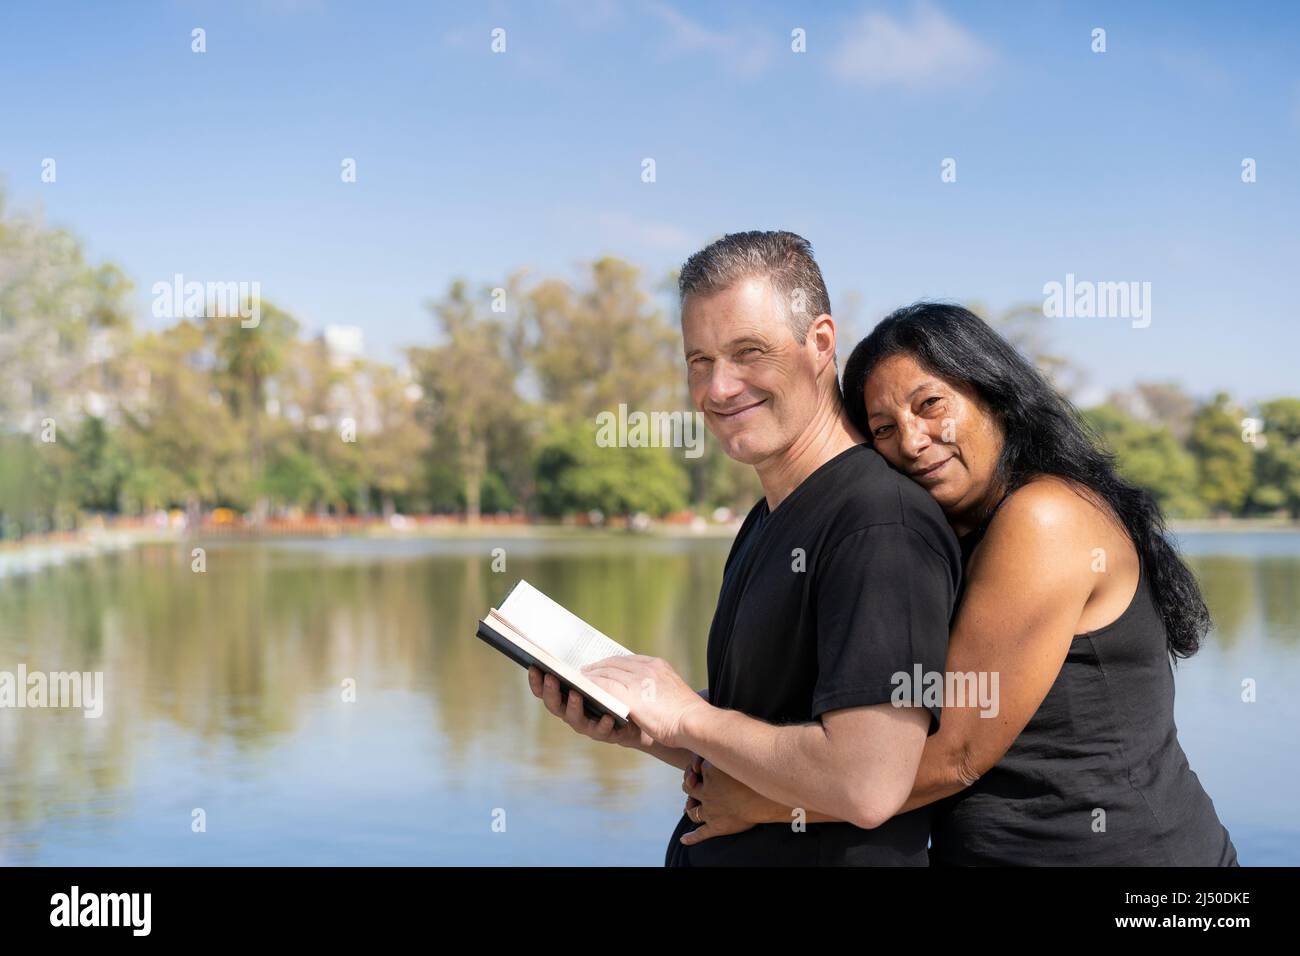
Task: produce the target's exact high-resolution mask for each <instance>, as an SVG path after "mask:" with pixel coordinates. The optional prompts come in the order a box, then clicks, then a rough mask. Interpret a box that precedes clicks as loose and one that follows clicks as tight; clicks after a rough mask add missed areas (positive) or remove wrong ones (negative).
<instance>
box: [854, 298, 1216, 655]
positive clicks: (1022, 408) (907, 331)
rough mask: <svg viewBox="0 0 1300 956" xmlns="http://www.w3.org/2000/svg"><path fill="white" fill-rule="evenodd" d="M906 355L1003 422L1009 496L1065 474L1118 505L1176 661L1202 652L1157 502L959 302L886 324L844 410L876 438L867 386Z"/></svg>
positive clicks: (1196, 612)
mask: <svg viewBox="0 0 1300 956" xmlns="http://www.w3.org/2000/svg"><path fill="white" fill-rule="evenodd" d="M899 354H903V355H909V356H911V357H912V358H913V359H915V360H916V362H917V363H919V364H920V365H921V366H922V367H923V368H925V369H926V370H927V371H929V372H931V373H932V374H934V375H938V376H940V377H942V378H944V379H946V380H947V381H948V382H950V383H953V384H957V385H964V386H966V387H969V388H970V389H972V390H973V391H974V392H975V393H976V394H977V395H978V396H979V398H980V399H981V400H982V401H983V402H984V404H985V405H986V407H987V408H988V409H989V410H990V411H992V413H993V414H994V415H995V416H996V417H997V419H998V421H999V422H1000V423H1001V425H1002V432H1003V435H1004V445H1003V449H1002V457H1001V458H1000V460H999V461H998V465H997V470H996V473H995V476H994V479H995V481H997V482H998V483H999V484H1001V485H1002V487H1003V488H1005V490H1006V491H1007V492H1008V493H1010V492H1013V491H1015V490H1016V489H1017V488H1020V487H1021V486H1023V485H1024V484H1025V483H1026V482H1027V481H1029V480H1030V479H1031V478H1033V477H1035V476H1037V475H1059V476H1060V477H1061V478H1065V479H1068V480H1071V481H1073V482H1077V483H1078V484H1079V485H1082V486H1085V487H1086V488H1088V489H1089V490H1090V491H1091V492H1092V493H1093V495H1094V496H1095V497H1096V498H1098V499H1100V500H1101V501H1104V502H1105V503H1106V504H1107V505H1108V506H1109V507H1110V509H1111V510H1112V511H1113V512H1114V514H1115V516H1116V517H1118V518H1119V520H1120V521H1121V522H1123V524H1124V527H1125V528H1126V529H1127V530H1128V535H1129V537H1130V538H1131V539H1132V540H1133V544H1134V546H1135V547H1136V548H1137V550H1138V553H1139V554H1140V555H1141V558H1142V564H1143V566H1144V568H1145V569H1146V573H1147V578H1148V581H1149V582H1150V586H1151V595H1152V597H1153V598H1154V600H1155V604H1156V608H1157V609H1158V610H1159V612H1160V616H1161V618H1163V619H1164V624H1165V632H1166V636H1167V640H1168V648H1169V653H1170V655H1171V656H1172V657H1173V658H1175V659H1177V658H1180V657H1191V656H1192V655H1193V654H1195V653H1196V652H1197V650H1198V649H1199V648H1200V645H1201V640H1202V638H1203V637H1204V636H1205V633H1206V631H1208V630H1209V628H1210V612H1209V611H1208V610H1207V609H1206V607H1205V599H1204V598H1203V597H1202V596H1201V589H1200V587H1199V585H1198V584H1197V583H1196V578H1195V577H1194V576H1193V575H1192V572H1191V571H1190V570H1189V569H1188V567H1187V565H1185V564H1184V563H1183V562H1182V559H1181V558H1179V556H1178V553H1177V551H1175V550H1174V548H1173V546H1172V545H1171V544H1170V542H1169V540H1168V538H1167V537H1166V535H1165V523H1164V517H1163V515H1162V514H1161V513H1160V507H1159V505H1157V504H1156V502H1155V499H1154V498H1152V497H1151V495H1150V494H1149V493H1147V492H1146V491H1143V490H1142V489H1141V488H1138V487H1136V486H1135V485H1133V484H1131V483H1130V482H1128V481H1126V480H1124V479H1123V478H1121V477H1120V476H1119V473H1118V472H1117V471H1116V470H1115V459H1114V456H1113V455H1111V454H1110V453H1108V452H1107V451H1105V450H1104V448H1103V446H1102V444H1101V442H1100V441H1099V439H1098V437H1097V436H1096V434H1095V432H1094V431H1093V429H1092V428H1090V427H1089V426H1088V424H1087V423H1086V422H1085V421H1084V420H1083V419H1082V418H1081V417H1080V415H1079V413H1078V411H1077V410H1076V409H1075V407H1074V406H1073V405H1072V404H1071V403H1070V402H1069V401H1067V400H1066V399H1065V398H1064V397H1063V396H1061V395H1060V393H1058V392H1057V391H1056V390H1055V389H1054V388H1052V386H1051V385H1050V384H1049V383H1048V382H1047V380H1046V379H1045V378H1044V377H1043V376H1042V375H1041V374H1039V372H1038V370H1037V369H1035V368H1034V367H1033V365H1031V364H1030V363H1029V362H1028V361H1026V360H1025V359H1024V358H1023V357H1022V356H1021V355H1020V353H1019V352H1017V351H1016V350H1015V349H1014V348H1013V347H1012V346H1011V345H1010V344H1009V343H1008V342H1007V341H1006V340H1005V339H1003V338H1002V336H1000V335H998V334H997V333H996V332H995V331H993V329H991V328H990V327H989V326H988V325H987V324H985V323H984V321H983V320H982V319H980V318H979V317H978V316H977V315H975V314H974V313H972V312H970V311H968V310H967V309H963V308H962V307H961V306H959V305H949V304H946V303H940V302H918V303H915V304H913V305H909V306H905V307H904V308H901V309H899V310H897V311H896V312H894V313H892V314H891V315H889V316H888V317H887V318H885V319H884V320H883V321H882V322H881V323H880V324H879V325H877V326H876V327H875V329H874V330H872V332H871V334H870V335H868V336H867V337H866V338H865V339H863V340H862V341H861V342H859V343H858V345H857V348H855V349H854V350H853V354H852V355H851V356H850V357H849V361H848V364H847V365H845V367H844V403H845V407H846V409H847V411H848V416H849V419H850V420H851V421H852V422H853V424H854V425H855V426H856V427H857V429H858V430H859V431H860V432H862V434H863V435H864V436H866V438H867V440H868V441H871V428H870V426H868V424H867V408H866V400H865V398H864V396H863V386H864V385H865V384H866V380H867V376H868V375H870V374H871V370H872V369H873V368H875V367H876V365H877V364H878V363H880V362H881V361H882V360H883V359H886V358H888V357H889V356H891V355H899Z"/></svg>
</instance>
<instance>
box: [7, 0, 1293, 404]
mask: <svg viewBox="0 0 1300 956" xmlns="http://www.w3.org/2000/svg"><path fill="white" fill-rule="evenodd" d="M195 27H202V28H203V29H204V30H206V40H207V52H206V53H203V54H196V53H193V52H191V49H190V45H191V30H192V29H193V28H195ZM496 27H500V28H503V29H505V31H506V52H505V53H502V54H493V53H492V52H491V50H490V42H491V31H492V30H493V28H496ZM1096 27H1101V28H1104V29H1105V30H1106V46H1107V49H1106V52H1105V53H1094V52H1092V50H1091V43H1092V39H1091V33H1092V30H1093V29H1094V28H1096ZM795 28H802V29H803V30H805V31H806V36H807V52H806V53H802V54H797V53H794V52H792V51H791V48H790V46H791V30H793V29H795ZM1298 54H1300V7H1298V5H1294V4H1287V3H1276V4H1269V3H1257V4H1251V5H1249V6H1240V5H1236V4H1230V3H1223V4H1191V3H1179V4H1170V5H1168V6H1167V7H1160V6H1157V5H1154V4H1152V5H1142V6H1141V7H1138V8H1134V6H1133V5H1130V4H1124V3H1116V4H1087V5H1083V4H1066V3H1051V2H1044V3H1005V4H1003V3H998V4H980V5H975V4H970V5H968V4H960V3H954V2H943V3H937V2H936V3H915V2H911V0H907V2H886V3H843V4H831V3H826V4H816V5H805V4H796V3H774V2H769V3H756V4H743V5H742V4H725V5H723V4H717V5H713V4H704V3H694V2H692V3H689V4H688V3H685V2H682V0H675V2H669V0H662V2H660V0H653V2H637V3H631V2H630V3H613V2H603V0H580V2H571V3H570V2H554V3H541V2H535V3H534V2H529V3H524V2H519V3H495V4H493V3H488V4H437V3H433V4H431V3H421V4H375V3H367V4H362V3H355V4H345V3H340V2H333V0H319V2H312V0H301V2H291V0H280V2H265V3H254V2H241V0H224V2H220V3H158V4H145V3H140V4H101V3H85V4H36V3H31V4H28V3H6V4H5V6H4V7H3V12H0V88H3V90H4V91H5V95H4V96H3V97H0V177H2V178H3V181H4V183H5V186H6V189H7V193H8V196H9V204H10V206H11V207H17V208H19V209H25V210H32V209H36V208H42V209H43V210H44V215H45V217H46V219H47V220H48V221H49V222H50V223H52V224H56V225H62V226H67V227H69V228H70V229H72V230H73V231H75V232H76V233H77V234H78V235H80V236H81V237H82V238H83V239H84V240H85V241H86V242H87V244H88V246H89V249H90V252H91V255H92V257H94V258H96V259H108V260H112V261H115V262H118V263H119V264H121V265H122V266H123V267H124V268H125V269H126V270H127V271H128V273H129V274H130V275H131V277H132V278H133V280H134V281H135V282H136V285H137V292H138V304H139V310H138V314H139V322H140V323H141V324H142V325H152V324H157V323H158V322H159V320H155V319H153V318H151V317H150V315H149V303H150V296H149V287H150V286H151V284H152V283H153V282H155V281H159V280H167V279H170V277H171V276H172V275H173V274H174V273H177V272H179V273H182V274H184V275H185V276H186V277H187V278H192V279H194V278H196V279H203V280H246V281H254V280H255V281H259V282H260V283H261V288H262V293H263V296H264V297H265V298H267V299H269V300H271V301H274V302H275V303H277V304H279V305H281V306H282V307H285V308H288V309H289V310H290V311H292V312H293V313H294V314H296V315H297V316H298V317H299V318H300V319H301V320H302V321H303V322H304V323H305V325H306V326H307V327H308V328H309V329H319V328H323V327H324V326H325V325H326V324H329V323H346V324H355V325H359V326H361V327H362V328H363V329H364V331H365V336H366V347H367V351H368V352H369V353H370V354H372V355H374V356H376V357H379V358H384V359H392V358H394V357H395V356H396V355H397V354H398V349H399V348H400V347H401V346H403V345H407V344H419V343H427V342H429V341H430V340H431V338H432V335H433V331H432V324H431V322H430V320H429V318H428V316H427V313H426V312H425V310H424V308H423V302H424V301H425V300H426V299H427V298H428V297H430V296H432V295H436V294H438V293H440V292H441V291H442V290H443V289H445V287H446V285H447V283H448V281H449V280H450V279H451V278H453V277H455V276H466V277H468V278H470V279H471V280H473V281H475V282H493V283H495V282H497V281H499V280H500V278H501V277H503V276H504V275H505V274H506V273H507V272H509V271H510V270H513V269H515V268H518V267H528V268H530V269H532V270H534V271H535V272H536V273H538V274H548V275H549V274H561V275H572V274H573V273H574V270H575V269H576V267H577V265H578V264H579V263H581V262H583V261H585V260H589V259H592V258H594V257H596V256H599V255H601V254H605V253H612V254H616V255H620V256H623V257H626V258H629V259H631V260H632V261H634V262H637V263H638V264H639V265H641V266H642V267H643V268H645V270H646V271H647V272H648V273H649V274H651V275H653V276H655V277H656V278H657V277H658V276H659V275H660V274H663V273H665V272H666V271H667V270H668V269H670V268H672V267H674V266H676V265H678V264H679V263H680V262H681V260H682V259H683V258H684V257H685V256H686V255H688V254H689V253H690V252H692V251H694V249H696V248H697V247H699V246H700V245H703V244H704V243H706V242H707V241H709V240H710V239H712V238H714V237H716V236H718V235H721V234H722V233H724V232H729V231H736V230H739V229H747V228H786V229H792V230H794V231H797V232H800V233H802V234H803V235H805V236H807V237H808V238H809V239H811V240H812V242H813V244H814V246H815V248H816V250H817V254H818V259H819V261H820V262H821V265H822V268H823V271H824V273H825V275H826V280H827V284H828V286H829V287H830V290H831V294H832V299H833V300H834V301H836V302H843V301H845V300H846V297H847V295H848V293H850V291H852V292H854V293H856V295H857V296H858V297H860V302H861V307H860V308H861V311H860V317H859V318H858V320H857V322H856V323H855V325H854V326H853V328H852V331H853V332H855V333H861V332H864V331H865V330H866V329H867V328H869V326H870V324H871V323H872V322H874V321H875V320H876V319H878V318H879V317H881V316H882V315H883V314H885V313H886V312H887V311H889V310H890V309H891V308H893V307H895V306H897V305H901V304H903V303H905V302H909V301H912V300H914V299H917V298H922V297H945V298H953V299H957V300H960V301H980V302H983V303H986V304H988V305H989V306H991V307H993V308H1001V307H1005V306H1009V305H1012V304H1014V303H1018V302H1041V301H1042V299H1043V285H1044V283H1047V282H1051V281H1064V279H1065V276H1066V274H1067V273H1073V274H1074V275H1075V276H1077V277H1078V278H1080V279H1088V280H1094V281H1148V282H1150V283H1151V289H1152V293H1151V324H1150V326H1149V327H1147V328H1143V329H1135V328H1133V327H1132V325H1131V323H1130V322H1129V321H1128V320H1126V319H1122V318H1107V319H1096V318H1094V319H1085V318H1059V319H1046V318H1045V319H1043V322H1044V323H1045V324H1046V325H1047V326H1048V327H1049V330H1050V339H1051V341H1052V343H1053V344H1054V345H1055V347H1056V349H1057V350H1058V351H1060V352H1063V353H1064V354H1066V355H1068V356H1069V357H1071V358H1072V359H1073V360H1074V361H1075V362H1077V363H1078V364H1080V365H1081V366H1082V367H1083V368H1084V369H1085V370H1086V371H1087V373H1088V376H1089V382H1090V392H1091V393H1092V394H1094V395H1099V394H1100V392H1101V391H1102V390H1104V389H1106V388H1109V387H1122V386H1126V385H1129V384H1131V383H1132V382H1134V381H1136V380H1145V381H1167V380H1176V381H1180V382H1182V383H1183V384H1184V385H1185V386H1186V387H1187V388H1188V389H1189V390H1191V391H1192V392H1193V393H1194V394H1196V395H1199V396H1205V395H1208V394H1210V393H1212V392H1213V391H1214V390H1215V389H1218V388H1226V389H1229V390H1230V391H1232V392H1233V393H1234V394H1235V395H1237V396H1239V397H1241V398H1243V399H1247V400H1253V399H1258V398H1267V397H1272V396H1275V395H1279V394H1284V393H1289V394H1297V393H1300V381H1298V380H1297V375H1296V374H1295V371H1294V370H1295V368H1296V366H1297V364H1298V363H1297V357H1298V356H1300V331H1298V330H1297V318H1296V315H1295V310H1294V308H1293V305H1292V302H1293V296H1292V295H1290V294H1289V293H1288V292H1287V286H1286V283H1287V282H1288V281H1290V279H1291V277H1292V276H1293V275H1294V274H1295V273H1296V269H1297V264H1298V263H1300V229H1298V228H1297V222H1300V191H1298V190H1297V181H1296V174H1297V165H1298V164H1300V55H1298ZM46 157H52V158H54V159H55V160H56V162H57V164H58V165H57V172H58V179H57V182H55V183H52V184H50V183H42V182H41V179H40V173H41V162H42V160H43V159H44V158H46ZM345 157H352V158H355V159H356V161H357V182H356V183H352V184H346V183H343V182H342V181H341V179H340V175H339V174H340V163H341V162H342V160H343V159H344V158H345ZM645 157H651V158H653V159H654V160H655V163H656V174H657V179H656V181H655V182H654V183H644V182H642V181H641V162H642V160H643V158H645ZM948 157H951V158H953V159H955V160H956V163H957V166H956V169H957V181H956V182H953V183H944V182H942V181H941V178H940V164H941V162H942V161H943V160H944V159H945V158H948ZM1246 157H1250V158H1253V159H1254V160H1255V161H1256V163H1257V169H1258V181H1257V182H1255V183H1252V184H1244V183H1242V181H1241V163H1242V160H1243V158H1246ZM848 344H849V345H851V343H848Z"/></svg>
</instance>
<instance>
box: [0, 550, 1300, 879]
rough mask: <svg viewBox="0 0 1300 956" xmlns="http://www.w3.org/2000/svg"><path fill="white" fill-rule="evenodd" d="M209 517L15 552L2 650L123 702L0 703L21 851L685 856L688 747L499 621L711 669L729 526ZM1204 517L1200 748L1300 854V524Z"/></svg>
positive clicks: (1205, 771) (30, 860)
mask: <svg viewBox="0 0 1300 956" xmlns="http://www.w3.org/2000/svg"><path fill="white" fill-rule="evenodd" d="M200 544H202V545H203V547H204V548H205V550H206V554H205V565H206V566H205V569H204V570H203V571H202V572H196V571H194V570H192V568H191V565H192V558H191V552H190V549H191V547H192V545H191V544H189V543H180V544H149V545H141V546H139V547H136V548H133V549H129V550H125V551H120V552H116V553H110V554H105V555H101V556H98V557H93V558H88V559H85V560H80V561H76V562H71V563H67V564H64V565H62V566H57V567H49V568H45V569H43V570H40V571H36V572H33V573H30V574H24V575H19V576H15V577H8V578H0V671H9V672H15V671H16V670H17V668H18V666H19V665H20V664H22V665H25V666H26V668H27V670H28V671H29V672H32V671H45V672H52V671H74V670H75V671H89V672H94V671H102V672H103V675H104V678H103V680H104V695H103V696H104V701H103V714H102V716H101V717H99V718H87V717H85V716H84V714H83V711H82V710H79V709H67V708H65V709H55V708H47V709H9V708H0V864H6V865H21V864H40V865H176V864H179V865H187V864H212V865H232V864H253V865H257V864H305V865H321V864H323V865H332V864H379V865H384V864H401V865H427V864H469V865H480V864H484V865H500V864H532V865H537V864H616V865H619V864H633V865H651V866H658V865H660V864H661V863H662V861H663V853H664V848H665V845H666V843H667V840H668V837H669V835H670V833H671V832H672V829H673V827H674V825H675V824H676V822H677V819H678V817H679V816H680V814H681V810H682V804H683V801H684V795H683V794H682V792H681V789H680V781H681V774H680V772H679V771H677V770H675V769H673V768H671V767H668V766H666V765H664V764H661V763H659V762H658V761H656V760H653V759H651V758H648V757H645V756H644V755H642V754H639V753H636V752H633V751H629V750H625V749H622V748H617V747H612V746H608V745H601V744H596V743H594V742H591V741H589V740H587V739H585V738H581V737H579V736H577V735H576V734H574V733H573V732H572V731H570V730H569V729H568V728H567V727H565V726H564V725H562V724H561V723H560V722H559V721H557V720H556V719H555V718H553V717H551V716H550V715H549V714H548V713H546V711H545V709H544V708H543V707H542V706H541V703H540V702H539V701H537V700H536V699H535V698H533V696H532V695H531V694H530V693H529V691H528V687H527V682H526V679H525V675H524V672H523V670H522V669H520V668H519V667H517V666H516V665H514V664H512V663H510V662H509V661H508V660H506V659H505V658H504V657H502V656H501V655H499V654H497V653H496V652H494V651H492V650H490V649H489V648H488V647H487V646H486V645H484V644H483V643H482V642H481V641H479V640H477V639H476V638H475V636H474V629H475V624H476V621H477V619H478V618H479V617H480V616H481V615H482V613H483V612H484V611H485V610H486V609H487V608H488V607H489V606H491V605H493V604H496V603H498V602H499V601H500V600H501V598H502V597H503V595H504V594H505V592H506V591H507V590H508V589H509V587H510V586H511V585H512V584H513V583H514V582H515V581H516V580H517V579H518V578H521V577H523V578H527V579H528V580H529V581H531V582H532V583H533V584H535V585H537V586H538V587H540V588H541V589H542V590H544V591H546V592H547V593H548V594H550V595H551V596H553V597H554V598H556V599H557V600H559V601H561V602H563V603H564V604H566V605H568V606H569V607H570V608H572V609H573V610H574V611H575V612H577V613H579V614H581V615H582V616H584V617H586V618H587V619H588V620H589V621H590V622H591V623H592V624H594V625H595V626H596V627H598V628H600V629H601V630H603V631H605V632H606V633H608V634H610V635H611V636H612V637H614V638H615V639H616V640H618V641H620V642H621V643H623V644H625V645H627V646H629V647H631V648H633V649H634V650H636V651H638V652H641V653H647V654H653V655H657V656H661V657H664V658H667V659H668V660H670V661H672V662H673V663H674V664H675V665H676V667H677V669H678V671H679V672H680V673H682V675H683V676H684V677H685V678H686V679H687V680H688V681H690V682H691V683H692V685H693V686H695V687H703V686H704V685H705V683H706V676H705V644H706V639H707V632H708V624H709V620H710V618H711V616H712V612H713V606H714V602H715V600H716V598H717V593H718V587H719V585H720V583H721V576H722V565H723V561H724V560H725V558H726V554H727V550H728V548H729V544H730V543H729V541H728V540H723V539H718V538H687V537H682V538H671V537H664V538H659V537H645V536H629V535H623V534H618V533H612V534H611V533H591V534H589V535H586V536H582V537H572V536H566V537H561V538H532V537H517V538H511V537H510V536H509V534H508V533H506V532H503V533H502V534H501V535H500V536H499V537H492V536H484V537H482V538H478V539H454V540H443V539H438V540H435V539H428V538H420V539H400V540H385V539H363V538H354V539H335V540H329V541H277V542H262V543H252V542H220V541H207V542H200ZM1180 544H1181V546H1182V547H1183V549H1184V553H1185V554H1186V555H1187V556H1188V559H1189V563H1191V564H1192V566H1193V567H1194V569H1195V571H1196V572H1197V575H1198V576H1199V577H1200V579H1201V580H1202V583H1203V586H1204V588H1205V593H1206V599H1207V601H1208V603H1209V605H1210V609H1211V611H1212V613H1213V614H1214V617H1215V621H1216V630H1215V631H1214V633H1213V634H1212V635H1211V638H1210V640H1209V641H1208V642H1207V644H1206V646H1205V648H1204V649H1203V650H1202V652H1201V653H1200V654H1199V655H1197V656H1196V657H1194V658H1192V659H1191V660H1189V661H1185V662H1182V663H1181V664H1179V666H1178V668H1177V698H1176V705H1175V706H1176V716H1177V723H1178V728H1179V738H1180V740H1181V742H1182V746H1183V749H1184V750H1185V751H1186V753H1187V755H1188V759H1189V761H1190V762H1191V765H1192V768H1193V770H1195V771H1196V773H1197V774H1198V775H1199V776H1200V778H1201V780H1202V782H1203V784H1204V786H1205V788H1206V790H1207V791H1208V792H1209V794H1210V796H1211V797H1212V798H1213V800H1214V803H1215V806H1216V808H1217V810H1218V812H1219V815H1220V817H1221V819H1222V820H1223V822H1224V823H1225V825H1226V826H1227V827H1228V829H1229V831H1230V832H1231V833H1232V837H1233V841H1234V842H1235V844H1236V846H1237V850H1238V853H1239V856H1240V858H1241V861H1242V863H1243V864H1244V865H1264V864H1275V865H1276V864H1281V865H1296V864H1300V829H1297V826H1296V824H1295V822H1294V814H1293V812H1292V807H1293V804H1294V793H1295V788H1296V783H1297V761H1296V753H1297V747H1296V744H1295V738H1296V730H1295V728H1296V727H1297V722H1298V721H1297V718H1300V706H1298V705H1297V701H1296V696H1295V695H1294V694H1293V693H1292V692H1290V691H1288V690H1287V688H1288V687H1290V688H1295V687H1297V686H1298V685H1297V679H1296V678H1297V671H1300V532H1289V531H1287V532H1259V533H1255V532H1196V533H1192V532H1188V533H1185V534H1183V535H1181V537H1180ZM493 548H504V552H505V561H506V570H505V571H504V572H500V573H499V572H495V571H494V570H493V557H492V549H493ZM1247 679H1250V680H1253V681H1254V682H1255V687H1256V700H1255V701H1254V702H1251V703H1247V702H1244V701H1243V700H1242V686H1243V681H1245V680H1247ZM345 697H352V698H354V699H350V700H349V699H345ZM199 824H201V826H200V825H199Z"/></svg>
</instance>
